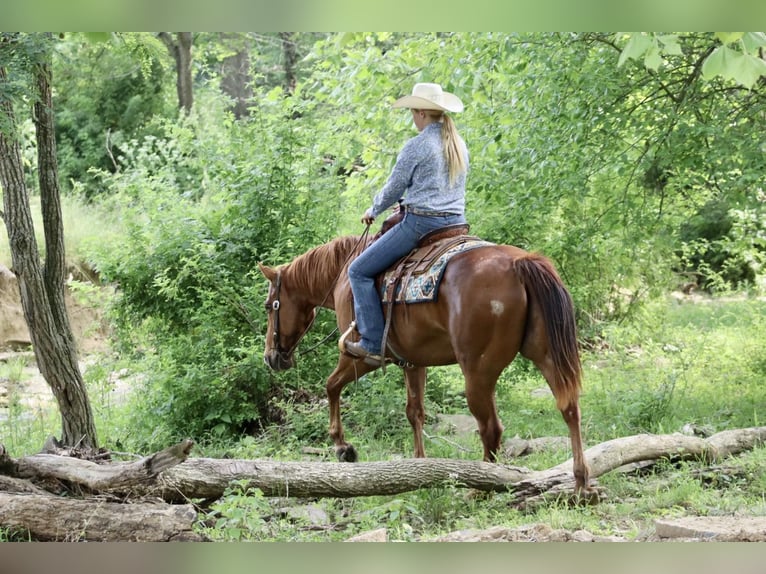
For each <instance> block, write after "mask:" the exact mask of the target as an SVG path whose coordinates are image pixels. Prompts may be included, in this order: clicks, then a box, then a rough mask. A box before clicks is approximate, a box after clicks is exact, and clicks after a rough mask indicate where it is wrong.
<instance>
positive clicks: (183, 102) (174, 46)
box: [158, 32, 194, 114]
mask: <svg viewBox="0 0 766 574" xmlns="http://www.w3.org/2000/svg"><path fill="white" fill-rule="evenodd" d="M158 36H159V38H160V40H162V41H163V42H164V44H165V46H167V49H168V51H169V52H170V55H171V56H172V57H173V60H174V61H175V63H176V92H177V94H178V107H179V108H180V109H182V110H184V112H185V113H186V114H189V112H191V109H192V104H193V103H194V93H193V91H192V74H191V62H192V57H191V48H192V33H191V32H176V39H175V40H174V39H173V37H172V36H171V35H170V34H169V33H168V32H160V33H159V34H158Z"/></svg>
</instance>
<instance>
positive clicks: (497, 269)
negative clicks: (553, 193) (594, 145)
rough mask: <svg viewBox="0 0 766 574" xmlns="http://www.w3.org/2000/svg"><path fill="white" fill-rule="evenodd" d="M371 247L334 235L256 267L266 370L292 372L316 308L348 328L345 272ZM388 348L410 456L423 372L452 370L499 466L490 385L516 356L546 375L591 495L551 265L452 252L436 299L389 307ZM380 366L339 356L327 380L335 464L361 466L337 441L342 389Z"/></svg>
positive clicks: (566, 329) (564, 312)
mask: <svg viewBox="0 0 766 574" xmlns="http://www.w3.org/2000/svg"><path fill="white" fill-rule="evenodd" d="M368 241H370V240H369V239H367V238H366V237H365V236H362V237H361V238H360V237H358V236H346V237H340V238H338V239H335V240H333V241H330V242H329V243H326V244H324V245H320V246H319V247H315V248H313V249H311V250H310V251H308V252H306V253H304V254H303V255H300V256H298V257H297V258H295V259H294V260H293V261H292V262H291V263H288V264H285V265H282V266H280V267H276V268H274V267H268V266H265V265H262V264H259V267H260V269H261V272H262V273H263V275H264V276H265V277H266V278H267V279H268V280H269V282H270V288H269V294H268V298H267V299H266V310H267V311H268V315H269V316H268V330H267V333H266V350H265V354H264V360H265V362H266V364H267V365H268V366H269V367H270V368H272V369H274V370H276V371H279V370H283V369H288V368H290V367H292V366H293V364H294V358H293V353H294V351H295V349H296V347H297V346H298V343H299V342H300V340H301V338H302V337H303V336H304V335H305V334H306V332H307V331H308V330H309V329H310V328H311V325H312V323H313V320H314V316H315V313H316V310H317V308H318V307H324V308H327V309H332V310H333V311H335V313H336V316H337V322H338V327H339V329H340V330H341V332H343V331H346V330H347V329H348V327H349V325H350V324H351V321H352V320H353V305H352V295H351V288H350V285H349V281H348V277H347V273H346V271H347V266H348V263H349V262H350V260H351V259H353V257H354V256H355V255H356V254H358V253H359V252H360V250H361V249H362V248H363V247H364V246H365V245H366V243H367V242H368ZM388 347H389V350H388V353H389V356H397V357H398V359H404V361H403V362H402V361H400V364H403V365H404V366H403V367H402V369H403V370H404V378H405V383H406V388H407V406H406V413H407V419H408V420H409V422H410V424H411V425H412V429H413V432H414V445H415V456H416V457H425V450H424V448H423V421H424V419H425V410H424V407H423V393H424V387H425V382H426V367H429V366H435V365H449V364H454V363H458V364H459V365H460V368H461V370H462V373H463V376H464V378H465V396H466V400H467V402H468V408H469V409H470V411H471V413H472V414H473V416H474V417H475V418H476V421H477V423H478V428H479V434H480V436H481V441H482V443H483V445H484V460H487V461H494V460H495V458H496V456H497V454H498V451H499V449H500V437H501V434H502V432H503V425H502V423H501V422H500V419H499V418H498V416H497V410H496V407H495V385H496V383H497V379H498V377H499V376H500V373H501V372H502V370H503V369H504V368H505V367H506V366H508V365H509V364H510V363H511V361H513V359H514V358H515V357H516V355H517V354H518V353H519V352H520V353H521V354H522V355H523V356H524V357H527V358H528V359H530V360H531V361H532V362H533V363H534V364H535V365H536V366H537V368H538V369H540V371H541V372H542V374H543V376H544V377H545V380H546V381H547V382H548V385H549V386H550V388H551V390H552V391H553V396H554V397H555V400H556V406H557V407H558V409H559V411H561V414H562V415H563V417H564V420H565V421H566V424H567V426H568V427H569V435H570V438H571V444H572V454H573V470H574V476H575V493H576V494H581V493H583V492H584V491H586V490H587V491H589V490H590V489H589V486H588V472H589V471H588V466H587V464H586V461H585V458H584V455H583V445H582V436H581V431H580V406H579V395H580V388H581V375H582V371H581V364H580V356H579V353H578V345H577V333H576V326H575V319H574V309H573V306H572V299H571V296H570V295H569V292H568V291H567V289H566V288H565V287H564V285H563V283H562V281H561V279H560V278H559V275H558V273H557V272H556V270H555V269H554V267H553V265H552V264H551V262H550V261H549V260H548V259H546V258H545V257H543V256H541V255H538V254H532V253H528V252H526V251H524V250H522V249H519V248H517V247H512V246H508V245H489V246H484V247H479V248H475V249H472V250H467V251H465V252H462V253H459V254H457V255H456V256H454V257H453V258H452V259H451V260H450V262H449V264H448V265H447V267H446V269H445V271H444V276H443V278H442V281H441V282H440V284H439V289H438V298H437V301H436V302H426V303H417V304H402V303H397V304H396V305H394V306H393V318H392V321H391V326H390V330H389V334H388ZM391 351H393V353H394V355H390V352H391ZM376 368H378V367H376V366H371V365H368V364H367V363H365V362H364V361H363V360H360V359H356V358H355V357H352V356H350V355H347V354H344V353H341V354H340V356H339V359H338V364H337V366H336V367H335V370H334V371H333V372H332V374H331V375H330V376H329V378H328V379H327V398H328V400H329V409H330V436H331V437H332V439H333V441H334V443H335V449H336V454H337V455H338V458H339V460H341V461H349V462H354V461H356V459H357V455H356V451H355V450H354V447H353V446H352V445H351V444H349V443H347V442H346V440H345V438H344V435H343V425H342V424H341V419H340V394H341V391H342V390H343V388H344V387H345V386H346V385H347V384H348V383H350V382H351V381H354V380H356V379H357V378H358V377H359V376H361V375H363V374H365V373H367V372H370V371H372V370H374V369H376Z"/></svg>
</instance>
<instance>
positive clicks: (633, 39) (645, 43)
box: [617, 33, 654, 66]
mask: <svg viewBox="0 0 766 574" xmlns="http://www.w3.org/2000/svg"><path fill="white" fill-rule="evenodd" d="M653 44H654V43H653V42H652V39H651V38H649V36H647V35H645V34H643V33H639V34H631V36H630V40H628V43H627V44H626V45H625V48H623V50H622V53H621V54H620V59H619V60H618V61H617V65H618V66H622V65H623V64H624V63H625V61H626V60H629V59H634V60H637V59H639V58H641V57H643V55H644V53H645V52H646V51H647V50H648V49H649V48H651V47H652V46H653Z"/></svg>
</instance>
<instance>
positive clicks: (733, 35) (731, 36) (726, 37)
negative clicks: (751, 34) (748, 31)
mask: <svg viewBox="0 0 766 574" xmlns="http://www.w3.org/2000/svg"><path fill="white" fill-rule="evenodd" d="M744 35H745V33H744V32H716V33H715V37H716V38H718V39H719V40H720V41H721V42H722V43H723V44H731V43H732V42H736V41H737V40H739V39H740V38H742V36H744Z"/></svg>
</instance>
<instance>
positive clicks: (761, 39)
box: [742, 32, 766, 52]
mask: <svg viewBox="0 0 766 574" xmlns="http://www.w3.org/2000/svg"><path fill="white" fill-rule="evenodd" d="M742 43H743V44H744V45H745V50H747V51H748V52H754V51H756V50H757V49H758V48H761V47H763V46H766V33H764V32H747V33H746V34H745V35H744V36H743V37H742Z"/></svg>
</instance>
